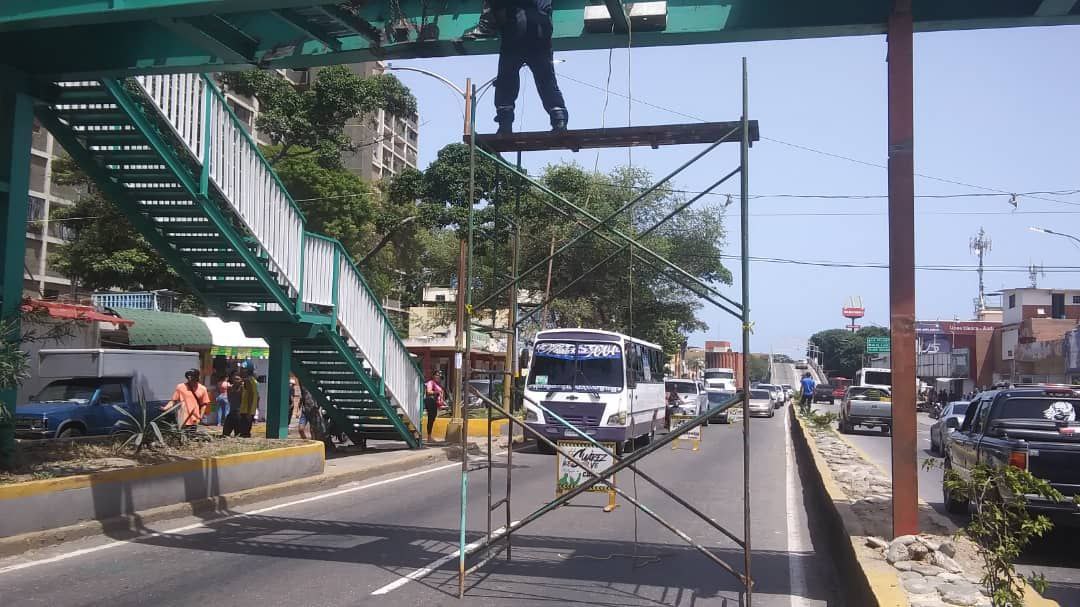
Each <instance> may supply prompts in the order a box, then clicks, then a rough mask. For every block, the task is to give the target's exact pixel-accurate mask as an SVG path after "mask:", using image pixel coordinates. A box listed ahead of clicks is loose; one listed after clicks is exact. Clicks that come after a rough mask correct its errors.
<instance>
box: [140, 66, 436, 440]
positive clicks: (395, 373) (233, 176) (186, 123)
mask: <svg viewBox="0 0 1080 607" xmlns="http://www.w3.org/2000/svg"><path fill="white" fill-rule="evenodd" d="M134 81H135V82H137V83H138V85H139V87H140V88H141V89H142V91H143V93H144V94H145V96H146V98H147V99H149V100H150V102H151V103H152V104H153V105H154V107H155V108H156V109H157V111H158V112H159V114H160V116H161V117H162V118H163V119H164V120H165V121H166V123H167V124H168V125H169V126H170V127H171V129H172V131H173V133H174V135H175V136H176V137H177V138H179V139H180V140H181V141H182V142H183V143H184V146H185V147H186V148H187V150H188V152H190V153H191V155H192V157H193V158H194V159H195V161H196V162H197V163H198V164H199V165H200V166H199V168H200V170H201V171H202V181H201V186H202V187H203V188H204V189H207V188H209V186H210V185H211V184H212V185H213V186H214V187H215V188H216V189H217V191H218V192H219V193H220V194H221V198H222V199H223V200H224V202H225V203H226V204H228V205H229V207H230V208H231V210H232V211H233V212H234V213H235V215H236V216H237V217H239V218H240V220H241V221H242V222H243V224H244V226H245V227H246V228H247V230H248V231H249V232H250V233H251V234H252V235H254V236H255V238H256V239H257V240H258V243H259V246H260V247H261V248H262V249H263V250H264V251H265V252H266V254H267V255H268V257H269V258H270V262H271V264H272V266H273V268H272V269H274V270H275V272H276V273H277V275H278V280H279V281H281V282H282V284H284V285H286V286H288V287H289V288H290V289H291V293H292V294H293V295H296V296H297V297H298V299H299V301H300V302H301V304H311V305H316V306H323V307H333V314H334V315H335V318H336V320H337V322H338V326H339V327H340V328H341V329H342V330H343V332H344V334H345V335H346V337H347V339H349V341H351V342H352V344H353V345H355V347H356V348H357V349H359V351H360V353H361V355H362V357H363V360H364V364H365V365H366V367H367V368H369V369H371V370H372V372H374V374H375V375H377V376H378V377H379V378H381V380H382V386H383V388H384V390H385V392H386V393H387V396H389V397H390V398H391V399H392V400H393V401H395V402H396V404H397V405H398V406H400V407H401V408H402V410H404V411H405V414H406V415H407V416H408V417H409V419H410V420H411V421H412V422H413V424H416V425H417V426H419V424H420V408H421V400H420V399H421V394H422V389H423V381H424V380H423V376H422V374H421V372H420V370H419V368H417V366H416V364H415V363H414V362H413V361H412V358H411V357H410V356H409V352H408V350H407V349H406V348H405V345H404V344H403V343H402V342H401V340H400V339H399V338H398V336H397V333H396V332H395V330H394V327H393V325H392V324H391V322H390V319H389V317H388V316H387V315H386V312H385V311H384V310H383V309H382V306H381V305H380V304H379V301H378V299H376V298H375V295H374V294H373V293H372V292H371V289H370V288H369V287H368V285H367V283H366V282H365V281H364V278H363V276H362V275H361V274H360V271H359V270H358V269H357V268H356V266H355V265H354V264H353V261H352V259H351V258H350V257H349V255H348V253H347V252H346V251H345V250H344V248H343V247H342V246H341V243H339V242H338V241H336V240H334V239H332V238H327V237H325V236H321V235H318V234H313V233H310V232H306V231H305V230H304V216H303V213H301V211H300V209H299V207H298V206H297V205H296V202H295V201H293V199H292V198H291V197H290V196H289V193H288V191H286V189H285V187H284V186H283V185H282V184H281V182H280V181H279V180H278V178H277V175H276V174H275V173H274V171H273V169H272V168H271V167H270V164H269V163H268V162H267V161H266V159H265V158H264V157H263V156H262V154H261V153H260V152H259V148H258V145H257V144H256V143H255V141H254V140H253V139H252V138H251V135H250V134H249V133H248V132H247V130H246V129H245V128H244V124H243V123H242V122H241V121H240V120H239V119H238V118H237V117H236V115H235V114H234V113H233V112H232V110H231V109H230V108H229V106H228V103H227V102H226V100H225V97H224V96H223V95H222V94H221V91H219V90H218V89H217V87H216V86H214V84H213V82H212V81H211V80H210V79H209V78H207V77H206V76H194V75H190V74H177V75H162V76H139V77H136V78H134ZM204 193H205V192H204ZM302 307H303V306H302V305H301V306H298V309H300V308H302Z"/></svg>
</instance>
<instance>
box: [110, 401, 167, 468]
mask: <svg viewBox="0 0 1080 607" xmlns="http://www.w3.org/2000/svg"><path fill="white" fill-rule="evenodd" d="M179 406H180V403H173V404H172V406H171V407H167V408H165V409H163V410H162V411H161V413H159V414H157V415H156V416H155V417H153V418H151V417H150V412H149V409H148V407H147V406H146V399H145V398H143V395H142V393H141V392H140V394H139V411H140V412H141V413H142V415H141V416H140V417H141V419H140V417H136V416H135V415H133V414H132V413H131V412H130V411H128V410H127V409H125V408H123V407H122V406H120V405H113V409H116V410H117V411H119V412H120V413H122V414H123V415H124V416H125V417H126V418H127V419H121V420H120V421H118V422H116V427H117V428H118V430H116V432H115V434H116V435H117V436H118V438H124V437H126V438H124V440H123V442H121V443H120V444H119V445H118V446H117V447H116V450H117V451H118V452H119V451H123V450H124V449H127V448H129V447H133V448H134V449H135V455H138V454H139V452H141V451H142V450H143V447H147V446H149V445H151V444H153V443H154V442H155V441H157V442H158V443H160V444H162V445H164V444H165V434H166V433H169V434H172V433H173V432H174V426H175V424H173V423H171V422H170V421H169V420H168V418H170V417H171V416H173V415H174V413H175V411H176V408H177V407H179Z"/></svg>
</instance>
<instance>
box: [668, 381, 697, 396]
mask: <svg viewBox="0 0 1080 607" xmlns="http://www.w3.org/2000/svg"><path fill="white" fill-rule="evenodd" d="M672 389H674V390H675V391H676V392H678V393H679V394H697V386H695V385H694V384H692V383H690V382H688V381H669V382H666V384H665V385H664V390H666V391H667V392H671V391H672Z"/></svg>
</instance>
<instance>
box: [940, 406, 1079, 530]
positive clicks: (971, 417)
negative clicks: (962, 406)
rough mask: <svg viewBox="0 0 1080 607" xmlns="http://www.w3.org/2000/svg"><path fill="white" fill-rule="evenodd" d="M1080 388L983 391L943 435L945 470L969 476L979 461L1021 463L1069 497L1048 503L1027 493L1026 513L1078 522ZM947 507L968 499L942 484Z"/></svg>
mask: <svg viewBox="0 0 1080 607" xmlns="http://www.w3.org/2000/svg"><path fill="white" fill-rule="evenodd" d="M1078 416H1080V391H1077V390H1075V389H1073V388H1069V387H1065V388H1062V387H1052V386H1031V387H1026V386H1025V387H1012V388H1005V389H1001V390H993V391H989V392H983V393H981V394H979V395H978V396H976V398H975V400H973V401H972V402H971V404H970V405H969V406H968V408H967V413H966V415H965V416H964V421H963V423H961V424H960V428H959V429H958V430H956V431H955V432H953V433H951V434H949V435H948V437H947V438H946V439H945V469H946V470H953V471H955V472H956V473H957V474H959V475H960V476H961V477H964V478H967V477H968V476H969V475H970V471H971V469H972V468H973V467H974V466H975V465H976V464H977V463H979V462H982V463H986V464H990V465H994V466H1016V467H1019V468H1025V469H1027V470H1028V471H1029V472H1031V473H1032V474H1033V475H1035V476H1036V477H1038V478H1041V479H1043V480H1045V481H1047V482H1049V483H1050V484H1051V485H1052V486H1053V487H1054V488H1055V489H1057V490H1058V491H1060V492H1061V493H1062V494H1063V495H1064V496H1065V497H1066V498H1067V499H1066V501H1064V502H1052V501H1048V500H1045V499H1042V498H1038V497H1034V496H1027V498H1026V500H1027V508H1028V510H1029V511H1030V512H1033V513H1038V514H1045V515H1047V516H1048V517H1049V518H1050V519H1051V520H1053V521H1054V522H1055V523H1057V524H1062V525H1065V526H1072V527H1076V526H1080V507H1078V506H1077V505H1076V503H1074V502H1073V501H1072V498H1073V496H1075V495H1076V494H1077V493H1080V422H1078V421H1077V417H1078ZM944 498H945V499H944V501H945V507H946V509H947V510H948V511H949V512H953V513H958V514H962V513H966V512H967V510H968V504H966V503H964V502H963V501H961V500H957V499H953V498H952V496H950V495H949V490H948V487H944Z"/></svg>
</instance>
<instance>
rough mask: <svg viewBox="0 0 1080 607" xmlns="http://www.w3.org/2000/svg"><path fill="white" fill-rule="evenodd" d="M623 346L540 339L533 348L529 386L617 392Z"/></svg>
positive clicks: (545, 388)
mask: <svg viewBox="0 0 1080 607" xmlns="http://www.w3.org/2000/svg"><path fill="white" fill-rule="evenodd" d="M623 379H624V378H623V357H622V348H620V347H619V345H618V344H611V343H587V342H560V341H542V342H538V343H537V344H536V346H535V347H534V348H533V360H532V367H530V368H529V381H528V388H529V389H530V390H547V391H549V392H619V391H620V390H622V387H623Z"/></svg>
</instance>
